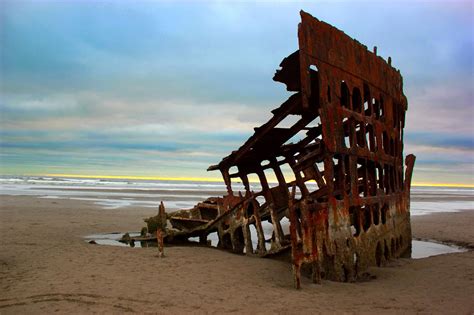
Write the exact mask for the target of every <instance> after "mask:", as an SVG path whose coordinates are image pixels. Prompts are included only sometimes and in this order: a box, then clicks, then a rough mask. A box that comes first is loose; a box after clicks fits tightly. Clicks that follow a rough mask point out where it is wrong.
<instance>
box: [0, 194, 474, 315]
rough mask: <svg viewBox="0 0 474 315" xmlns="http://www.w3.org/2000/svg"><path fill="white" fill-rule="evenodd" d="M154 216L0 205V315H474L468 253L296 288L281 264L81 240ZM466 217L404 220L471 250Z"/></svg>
mask: <svg viewBox="0 0 474 315" xmlns="http://www.w3.org/2000/svg"><path fill="white" fill-rule="evenodd" d="M155 212H156V210H155V209H153V208H137V207H134V208H133V211H130V209H126V208H121V209H107V210H104V209H101V208H100V207H99V206H97V205H94V204H93V203H92V202H87V201H77V200H64V199H41V198H37V197H27V196H0V233H1V235H2V241H1V243H0V246H1V248H0V290H1V292H2V293H1V295H0V313H1V314H24V313H35V314H38V313H53V312H57V313H61V314H62V313H122V312H137V313H185V312H186V313H189V312H192V313H224V312H225V313H230V312H236V313H289V314H290V313H291V314H295V313H328V312H329V313H404V314H405V313H451V314H469V313H472V312H474V298H473V297H474V252H473V251H469V252H465V253H456V254H445V255H439V256H435V257H429V258H424V259H419V260H411V259H399V260H395V261H393V262H392V263H391V265H390V266H387V267H383V268H375V267H374V268H371V269H370V270H369V272H370V274H371V275H373V279H371V280H369V281H366V282H358V283H336V282H330V281H323V283H322V285H315V284H312V283H311V282H310V280H309V279H304V280H303V283H302V290H299V291H297V290H295V289H294V288H293V282H292V274H291V266H290V265H289V264H287V263H285V262H282V261H277V260H270V259H259V258H249V257H245V256H238V255H234V254H230V253H226V252H222V251H219V250H217V249H213V248H200V247H166V248H165V254H166V257H165V258H163V259H159V258H157V251H156V248H147V249H139V248H121V247H113V246H99V245H90V244H88V243H86V242H85V241H84V240H83V238H82V237H83V236H86V235H89V234H96V233H110V232H121V231H137V230H139V228H140V227H141V226H143V220H142V219H143V218H144V217H147V216H150V215H154V214H155ZM473 225H474V211H464V212H459V213H449V214H434V215H427V216H418V217H413V218H412V227H413V235H414V237H419V238H423V239H434V240H438V241H445V242H446V241H449V242H454V243H458V244H465V245H469V246H471V248H474V228H472V226H473Z"/></svg>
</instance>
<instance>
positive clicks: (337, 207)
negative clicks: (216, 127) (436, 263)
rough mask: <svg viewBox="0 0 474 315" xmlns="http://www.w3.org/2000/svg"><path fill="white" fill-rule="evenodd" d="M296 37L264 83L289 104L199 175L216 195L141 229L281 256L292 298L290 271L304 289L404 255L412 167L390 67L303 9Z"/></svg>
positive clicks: (401, 102)
mask: <svg viewBox="0 0 474 315" xmlns="http://www.w3.org/2000/svg"><path fill="white" fill-rule="evenodd" d="M298 39H299V49H298V50H297V51H295V52H294V53H292V54H291V55H289V56H288V57H286V58H284V59H283V61H282V62H281V64H280V67H281V68H280V69H279V70H277V71H276V74H275V76H274V78H273V80H275V81H277V82H281V83H283V84H285V85H286V88H287V90H288V91H290V92H293V94H292V95H291V96H290V97H289V98H288V100H286V101H285V102H284V103H283V104H282V105H281V106H280V107H278V108H276V109H274V110H273V111H272V114H273V117H272V118H271V119H270V120H269V121H268V122H266V123H265V124H263V125H262V126H260V127H257V128H255V133H254V134H253V135H252V136H251V137H250V138H249V139H248V140H247V141H246V142H245V143H244V144H243V145H242V146H241V147H240V148H238V149H237V150H236V151H233V152H232V153H231V154H230V155H228V156H227V157H225V158H223V159H222V160H221V161H220V162H219V163H218V164H216V165H212V166H210V167H209V169H208V170H209V171H220V172H221V173H222V177H223V179H224V182H225V185H226V187H227V194H226V195H225V196H223V197H212V198H209V199H207V200H206V201H204V202H201V203H198V204H197V205H196V206H195V207H194V208H193V209H189V210H180V211H177V212H174V213H170V214H166V213H165V212H164V207H163V205H161V206H160V214H159V215H158V216H157V217H152V218H150V219H147V220H146V221H147V223H148V232H149V233H152V234H151V235H153V232H155V231H156V230H157V229H159V230H162V231H163V234H162V236H163V238H164V241H165V243H166V242H169V243H172V242H178V241H180V240H186V239H188V238H189V237H199V239H200V241H201V243H204V244H206V242H207V241H208V236H209V234H211V233H217V235H218V239H219V242H218V245H217V247H218V248H221V249H225V250H230V251H233V252H235V253H239V254H245V255H250V256H260V257H266V256H271V255H275V254H280V253H284V252H286V253H288V254H291V262H292V265H293V273H294V281H295V286H296V287H297V288H299V287H300V275H301V271H302V270H304V271H305V272H306V271H309V272H310V274H311V278H312V280H313V281H314V282H316V283H319V282H320V281H321V279H329V280H335V281H354V280H356V279H357V278H358V277H360V276H361V275H362V274H363V273H364V272H365V270H366V269H367V267H369V266H381V265H384V264H386V263H387V262H388V261H389V260H390V259H394V258H398V257H400V256H404V255H409V254H410V251H411V228H410V183H411V176H412V171H413V166H414V163H415V157H414V156H413V155H408V156H407V157H406V158H405V159H404V157H403V128H404V125H405V113H406V111H407V99H406V97H405V95H404V94H403V80H402V77H401V75H400V71H398V70H396V69H395V68H393V67H392V66H391V60H390V58H389V59H388V62H386V61H385V60H384V59H382V58H381V57H379V56H377V52H376V48H374V50H373V51H368V50H367V47H365V46H364V45H362V44H360V43H359V42H357V41H356V40H353V39H352V38H350V37H349V36H347V35H346V34H345V33H343V32H342V31H340V30H338V29H336V28H335V27H333V26H331V25H329V24H327V23H324V22H322V21H319V20H317V19H316V18H314V17H312V16H311V15H309V14H308V13H305V12H303V11H301V23H300V24H299V25H298ZM251 177H252V178H257V179H258V181H259V182H260V187H261V190H260V191H253V190H252V189H251V184H250V183H249V178H251ZM236 183H241V185H243V187H244V189H243V191H236V190H235V189H234V186H235V184H236ZM285 220H286V221H285ZM284 221H285V222H288V221H289V229H288V228H286V227H287V226H288V225H287V226H284V224H283V223H282V222H284ZM264 224H266V225H265V226H266V227H267V228H268V227H269V226H270V227H271V229H272V231H271V237H270V238H269V237H267V238H266V237H265V235H268V233H265V232H264V228H263V225H264ZM145 232H146V231H145ZM267 232H268V231H267ZM160 234H161V232H160ZM149 235H150V234H149Z"/></svg>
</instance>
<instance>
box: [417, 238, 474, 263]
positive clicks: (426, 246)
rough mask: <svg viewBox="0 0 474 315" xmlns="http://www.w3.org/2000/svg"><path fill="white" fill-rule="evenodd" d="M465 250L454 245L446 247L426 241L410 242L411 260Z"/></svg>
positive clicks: (465, 250)
mask: <svg viewBox="0 0 474 315" xmlns="http://www.w3.org/2000/svg"><path fill="white" fill-rule="evenodd" d="M462 252H467V249H465V248H463V247H459V246H454V245H446V244H440V243H435V242H428V241H417V240H412V241H411V258H413V259H420V258H426V257H431V256H436V255H441V254H450V253H462Z"/></svg>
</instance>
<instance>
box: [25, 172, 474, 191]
mask: <svg viewBox="0 0 474 315" xmlns="http://www.w3.org/2000/svg"><path fill="white" fill-rule="evenodd" d="M27 176H48V177H63V178H95V179H138V180H167V181H193V182H222V183H223V182H224V180H223V179H222V178H214V177H163V176H133V175H79V174H39V175H27ZM250 182H252V183H256V182H258V181H252V180H251V181H250ZM269 182H272V181H269ZM272 183H273V182H272ZM411 186H415V187H458V188H474V184H460V183H427V182H413V183H412V184H411Z"/></svg>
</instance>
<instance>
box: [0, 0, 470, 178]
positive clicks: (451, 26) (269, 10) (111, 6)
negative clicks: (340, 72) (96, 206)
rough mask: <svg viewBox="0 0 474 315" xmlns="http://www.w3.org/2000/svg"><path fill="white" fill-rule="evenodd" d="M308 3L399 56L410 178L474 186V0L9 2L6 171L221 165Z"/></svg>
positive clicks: (142, 170)
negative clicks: (412, 158) (411, 164)
mask: <svg viewBox="0 0 474 315" xmlns="http://www.w3.org/2000/svg"><path fill="white" fill-rule="evenodd" d="M301 9H303V10H305V11H306V12H308V13H310V14H312V15H313V16H315V17H317V18H318V19H320V20H323V21H326V22H328V23H330V24H332V25H334V26H336V27H337V28H339V29H341V30H343V31H344V32H345V33H346V34H348V35H349V36H351V37H353V38H356V39H357V40H358V41H360V42H361V43H363V44H364V45H366V46H367V47H373V46H377V48H378V50H377V51H378V55H380V56H382V57H383V58H385V59H387V58H388V56H391V58H392V65H393V66H394V67H396V68H398V69H400V71H401V73H402V75H403V77H404V92H405V95H406V96H407V98H408V112H407V121H406V128H405V147H404V151H405V154H409V153H413V154H415V155H416V156H417V161H416V165H415V171H414V177H413V181H414V182H415V183H438V184H439V183H448V184H467V185H474V154H473V153H474V115H473V114H474V106H473V93H474V92H473V90H474V65H473V59H474V43H473V41H474V34H473V33H474V21H473V19H474V14H473V13H474V9H473V3H472V2H471V1H311V2H309V1H308V2H294V1H22V0H15V1H9V0H1V1H0V61H1V63H0V174H2V175H10V174H15V175H40V174H77V175H115V176H151V177H173V178H189V177H193V178H220V174H219V173H218V172H207V171H206V169H207V167H208V166H209V165H211V164H216V163H218V162H219V161H220V160H221V158H222V157H224V156H226V155H228V154H229V153H230V152H231V151H232V150H235V149H237V148H238V147H239V146H240V145H241V144H242V143H243V142H244V141H245V140H246V139H247V138H248V137H249V136H250V135H252V134H253V127H256V126H259V125H261V124H263V123H264V122H266V121H267V120H268V119H269V118H270V117H271V113H270V110H271V109H273V108H275V107H278V106H279V105H280V104H281V103H282V102H284V101H285V100H286V99H287V98H288V97H289V96H290V94H289V93H288V92H287V91H286V90H285V86H284V85H283V84H281V83H277V82H274V81H272V77H273V74H274V72H275V70H276V69H277V68H278V66H279V64H280V62H281V60H282V59H283V58H284V57H286V56H287V55H289V54H290V53H292V52H294V51H295V50H296V49H297V48H298V40H297V25H298V23H299V21H300V16H299V11H300V10H301Z"/></svg>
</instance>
